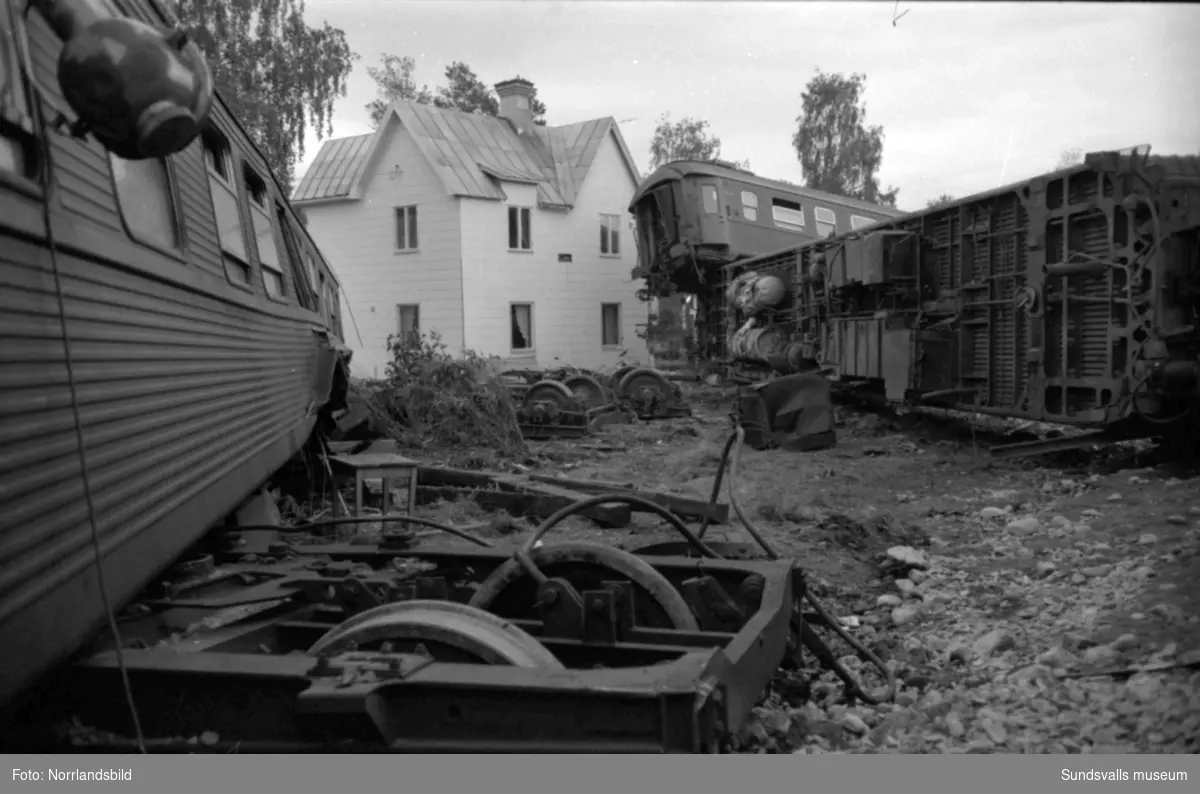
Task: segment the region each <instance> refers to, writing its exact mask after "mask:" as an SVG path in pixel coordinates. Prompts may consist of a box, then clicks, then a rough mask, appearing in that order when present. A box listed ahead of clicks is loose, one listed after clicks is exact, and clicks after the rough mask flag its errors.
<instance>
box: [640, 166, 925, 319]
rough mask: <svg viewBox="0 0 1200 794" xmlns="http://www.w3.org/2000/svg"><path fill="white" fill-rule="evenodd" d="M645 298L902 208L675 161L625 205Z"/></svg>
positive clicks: (692, 289)
mask: <svg viewBox="0 0 1200 794" xmlns="http://www.w3.org/2000/svg"><path fill="white" fill-rule="evenodd" d="M629 211H630V212H631V213H633V216H634V218H635V219H636V221H637V243H638V245H637V247H638V267H637V269H636V270H634V275H633V277H634V278H644V279H646V283H647V289H648V291H649V292H650V293H651V295H652V296H656V295H665V294H667V293H668V292H669V291H671V290H675V289H678V290H680V291H683V292H689V293H693V294H700V293H702V292H704V285H706V284H712V283H714V282H715V281H717V280H719V278H720V267H721V266H722V265H726V264H728V263H730V262H734V261H737V260H738V259H743V258H745V257H748V256H754V255H755V254H763V253H767V252H768V251H778V250H779V249H780V248H783V247H784V246H787V245H795V244H797V243H800V242H805V241H808V240H817V239H821V238H823V237H828V236H829V235H833V234H838V233H840V232H846V231H849V230H851V229H861V228H864V227H866V226H869V225H871V224H873V223H875V222H876V221H880V220H884V219H888V218H895V217H897V216H899V215H901V214H903V213H901V212H900V211H899V210H896V209H894V208H891V207H883V206H879V205H876V204H871V203H868V202H865V201H858V200H857V199H852V198H846V197H845V196H835V195H833V194H831V193H824V192H821V191H819V190H810V189H808V188H804V187H799V186H797V185H792V184H789V183H787V182H778V181H775V180H772V179H764V178H763V177H760V176H756V175H755V174H753V173H751V172H750V171H747V170H745V169H743V168H739V167H737V166H735V165H733V164H732V163H726V162H723V161H720V160H717V161H704V162H700V161H691V160H681V161H677V162H673V163H668V164H667V165H664V166H662V167H661V168H659V169H658V170H657V171H655V172H654V173H652V174H651V175H650V176H648V177H646V178H645V179H644V180H642V184H641V185H640V186H639V187H638V189H637V192H636V193H634V196H633V202H632V204H631V205H630V207H629Z"/></svg>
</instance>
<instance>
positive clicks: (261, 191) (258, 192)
mask: <svg viewBox="0 0 1200 794" xmlns="http://www.w3.org/2000/svg"><path fill="white" fill-rule="evenodd" d="M243 176H244V177H245V180H246V194H247V195H249V196H250V222H251V223H252V224H254V241H255V243H256V244H257V248H258V262H259V264H260V265H262V280H263V287H265V288H266V290H267V294H268V295H270V296H271V297H272V298H282V297H283V295H284V292H283V263H282V261H281V260H280V258H279V249H278V248H277V247H276V245H275V228H274V226H273V225H272V223H271V215H270V213H268V212H267V184H266V183H265V182H263V180H262V178H261V177H260V176H259V175H258V174H256V173H254V172H253V171H252V170H250V169H249V168H245V169H243Z"/></svg>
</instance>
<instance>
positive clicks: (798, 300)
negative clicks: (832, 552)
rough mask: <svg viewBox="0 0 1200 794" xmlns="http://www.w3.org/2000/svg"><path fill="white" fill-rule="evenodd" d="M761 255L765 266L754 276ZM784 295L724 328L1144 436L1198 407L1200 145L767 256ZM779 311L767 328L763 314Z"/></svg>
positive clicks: (749, 346)
mask: <svg viewBox="0 0 1200 794" xmlns="http://www.w3.org/2000/svg"><path fill="white" fill-rule="evenodd" d="M750 273H753V274H755V276H753V277H752V276H750V275H749V274H750ZM739 275H740V276H742V277H743V279H747V278H754V277H757V278H761V277H763V276H766V275H774V276H777V277H779V278H780V279H781V280H782V281H783V282H784V283H785V285H786V289H785V292H786V296H785V298H784V299H783V300H781V301H779V302H778V303H777V304H776V305H773V306H771V307H769V308H765V309H763V310H761V311H760V310H759V307H757V306H756V307H754V309H755V311H754V312H751V313H749V314H747V313H744V312H738V311H737V310H735V309H733V308H731V307H726V310H725V318H724V324H723V328H724V332H725V333H726V334H727V335H728V336H729V337H730V338H732V337H733V336H734V335H736V334H739V333H740V334H741V335H742V336H743V337H747V336H748V335H749V334H750V333H751V332H752V331H755V330H757V331H758V334H757V335H756V339H754V340H750V339H748V338H744V339H741V340H738V344H730V345H729V346H730V347H733V348H736V349H738V350H739V351H741V352H742V355H743V358H746V359H747V360H753V359H757V360H759V361H760V362H762V361H766V359H767V358H770V357H772V356H773V357H774V360H775V361H776V363H780V362H791V364H792V365H795V364H797V363H798V362H807V365H809V366H820V367H823V368H825V369H827V370H828V371H830V372H831V373H833V374H834V375H835V376H836V377H838V378H840V379H843V380H869V381H875V382H877V383H879V384H881V385H882V386H884V387H885V389H886V393H887V395H888V397H889V398H890V399H892V400H896V401H918V402H925V403H933V404H940V405H945V406H949V407H954V408H958V409H961V410H967V411H973V412H980V413H990V414H995V415H1000V416H1007V417H1015V418H1024V419H1032V420H1037V421H1044V422H1053V423H1059V424H1068V425H1077V426H1084V427H1093V428H1097V429H1104V430H1108V431H1110V432H1111V433H1113V434H1116V435H1124V436H1132V437H1140V436H1151V435H1161V434H1164V433H1168V434H1169V433H1173V432H1175V430H1176V429H1180V430H1184V429H1186V430H1187V431H1188V432H1191V431H1192V430H1194V427H1195V420H1196V418H1197V411H1198V409H1200V157H1194V156H1193V157H1158V156H1150V155H1149V152H1148V149H1141V148H1139V149H1136V150H1126V151H1122V152H1100V153H1094V154H1089V155H1088V156H1087V158H1086V161H1085V163H1084V164H1083V165H1080V166H1076V167H1073V168H1070V169H1065V170H1062V171H1058V172H1054V173H1051V174H1047V175H1044V176H1039V177H1036V178H1034V179H1030V180H1028V181H1025V182H1021V183H1018V184H1015V185H1010V186H1007V187H1004V188H1000V189H997V190H994V191H991V192H988V193H982V194H979V195H976V196H971V197H968V198H965V199H961V200H958V201H954V202H951V203H949V204H946V205H942V206H939V207H937V208H934V209H930V210H926V211H924V212H919V213H913V214H911V215H908V216H905V217H902V218H898V219H896V220H894V221H889V222H886V223H882V224H879V225H877V226H874V227H872V228H871V229H868V230H865V231H862V232H852V233H850V234H847V235H840V236H838V237H835V238H832V239H828V240H822V241H819V242H815V243H810V244H806V245H801V246H797V247H794V248H791V249H786V250H783V251H780V252H777V253H774V254H769V255H764V256H760V257H755V258H752V259H748V260H745V261H743V262H739V263H737V264H736V265H734V266H732V267H730V268H728V272H727V277H726V283H727V284H728V283H731V282H732V281H733V280H734V279H736V278H737V277H738V276H739ZM768 328H770V329H772V330H771V331H770V332H769V333H768V332H767V330H766V329H768Z"/></svg>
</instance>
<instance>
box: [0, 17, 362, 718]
mask: <svg viewBox="0 0 1200 794" xmlns="http://www.w3.org/2000/svg"><path fill="white" fill-rule="evenodd" d="M339 337H340V318H339V316H338V294H337V280H336V278H335V277H334V274H333V272H332V271H331V270H330V268H329V266H328V264H327V263H326V261H325V260H324V259H323V258H322V256H321V253H320V252H319V251H318V250H317V248H316V246H315V245H314V244H313V241H312V240H311V239H310V238H309V236H308V234H307V233H306V232H305V230H304V227H303V224H302V223H301V222H300V220H299V219H298V217H297V215H296V214H295V213H294V212H293V210H292V208H291V206H290V205H289V203H288V201H287V197H286V196H285V195H284V193H283V192H282V190H281V189H280V187H279V185H278V184H277V183H276V181H275V179H274V177H273V175H272V173H271V169H270V168H269V167H268V165H267V161H266V159H265V158H264V157H263V156H262V154H261V153H260V152H259V151H258V150H257V149H256V148H255V146H254V144H253V143H252V142H251V139H250V137H249V136H248V135H247V133H246V131H245V130H244V129H243V128H242V127H241V126H239V124H238V122H237V121H236V120H235V119H234V118H233V116H232V115H231V114H230V113H229V112H228V110H227V109H226V107H225V105H223V104H222V102H221V101H220V99H219V98H217V97H215V95H214V93H213V90H212V85H211V78H210V75H209V72H208V68H207V65H206V64H205V63H204V59H203V56H202V55H201V54H200V52H199V50H198V49H197V48H196V47H195V45H194V44H189V43H188V41H187V39H186V37H185V36H184V35H183V34H182V33H179V32H178V31H177V30H175V29H174V27H173V20H172V17H171V15H170V12H169V11H168V10H167V8H166V6H165V5H164V4H163V3H162V2H159V0H32V2H29V3H26V2H16V1H14V2H7V1H6V2H4V3H3V4H2V5H0V636H3V637H4V638H6V640H7V642H6V643H5V646H4V648H3V649H0V704H3V703H4V702H6V701H9V700H10V698H11V697H12V696H13V695H14V694H15V693H17V692H18V691H19V690H21V689H22V688H24V687H26V686H27V685H29V684H30V683H31V682H32V681H34V680H35V679H36V678H37V677H38V675H39V674H40V673H42V672H43V671H45V670H46V669H47V668H48V667H50V666H51V665H53V664H54V663H56V662H57V661H59V660H61V659H63V658H64V657H66V656H67V655H68V654H70V653H71V652H72V651H74V650H75V649H76V648H77V647H78V646H79V645H80V643H82V642H83V641H84V640H85V639H86V638H87V636H88V635H89V634H90V633H91V632H93V631H94V630H95V629H97V628H99V627H101V626H102V625H104V624H105V622H106V620H110V619H111V616H112V610H115V609H117V608H119V606H120V605H121V604H123V603H125V602H127V601H128V599H129V598H130V597H131V596H132V595H133V594H134V593H135V592H136V591H137V590H138V589H139V588H141V587H142V586H143V585H145V584H146V583H147V582H149V581H151V580H152V579H153V578H154V577H155V576H156V575H157V574H158V573H159V572H160V571H162V570H164V569H165V568H166V567H168V566H169V565H170V564H171V563H172V562H173V561H175V559H176V558H177V557H179V556H180V554H181V553H183V552H184V551H185V550H186V549H187V548H188V547H189V546H190V545H191V544H192V543H194V542H195V541H196V540H197V539H198V538H199V537H200V536H202V535H203V534H204V533H205V532H206V531H207V530H208V529H210V528H211V527H212V526H213V525H214V523H216V522H219V521H221V520H222V519H223V517H224V516H225V515H226V514H228V513H229V512H230V511H232V510H234V509H235V508H236V507H237V506H238V505H239V503H241V502H242V501H243V500H244V499H245V498H246V497H247V496H248V495H249V494H250V493H252V492H253V491H254V490H255V489H256V488H258V487H259V486H260V485H261V484H262V483H263V482H264V481H265V480H266V479H267V478H268V477H269V476H270V475H271V474H273V473H274V472H275V471H276V470H277V469H278V468H279V467H280V466H281V465H283V464H284V463H285V462H286V461H287V460H288V459H289V458H290V457H291V456H292V455H293V454H294V453H296V452H297V450H299V449H300V448H301V446H302V445H303V444H304V443H305V441H306V439H307V438H308V436H309V434H310V432H311V431H312V430H313V428H314V425H315V424H316V423H317V422H318V420H319V418H320V416H321V414H322V412H323V411H328V410H330V409H331V407H332V406H333V405H334V404H336V403H337V402H338V399H339V397H338V388H337V387H335V386H334V384H335V382H337V383H342V382H344V377H345V371H344V367H345V352H344V351H345V348H344V346H343V345H342V344H341V342H340V339H339ZM102 596H104V597H102Z"/></svg>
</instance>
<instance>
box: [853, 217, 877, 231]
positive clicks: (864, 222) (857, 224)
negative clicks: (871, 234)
mask: <svg viewBox="0 0 1200 794" xmlns="http://www.w3.org/2000/svg"><path fill="white" fill-rule="evenodd" d="M874 222H875V220H874V219H873V218H864V217H863V216H861V215H851V216H850V228H851V229H861V228H863V227H864V226H870V225H871V224H872V223H874Z"/></svg>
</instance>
